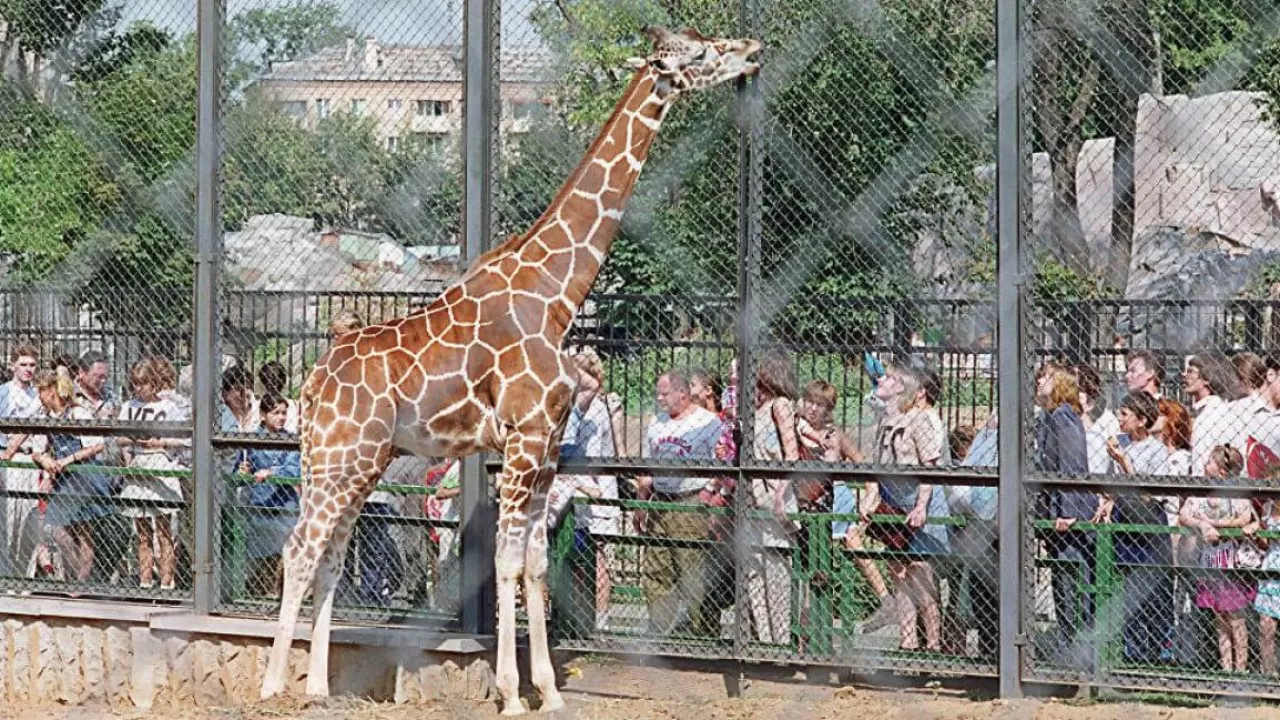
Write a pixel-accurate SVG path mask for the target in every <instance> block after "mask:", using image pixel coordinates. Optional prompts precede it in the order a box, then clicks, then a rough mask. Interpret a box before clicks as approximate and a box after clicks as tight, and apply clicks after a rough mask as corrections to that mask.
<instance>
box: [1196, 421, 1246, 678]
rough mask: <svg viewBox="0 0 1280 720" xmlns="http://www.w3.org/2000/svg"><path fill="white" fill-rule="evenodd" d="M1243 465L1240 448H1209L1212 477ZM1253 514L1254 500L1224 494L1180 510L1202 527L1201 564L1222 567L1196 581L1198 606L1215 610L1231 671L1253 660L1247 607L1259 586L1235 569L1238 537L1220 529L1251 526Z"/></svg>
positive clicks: (1208, 470)
mask: <svg viewBox="0 0 1280 720" xmlns="http://www.w3.org/2000/svg"><path fill="white" fill-rule="evenodd" d="M1243 467H1244V458H1243V457H1242V456H1241V455H1240V451H1239V450H1236V449H1235V448H1233V447H1231V446H1230V445H1218V446H1215V447H1214V448H1213V450H1212V451H1210V452H1209V458H1208V460H1207V461H1206V462H1205V467H1204V472H1205V475H1206V476H1207V477H1211V478H1224V479H1225V478H1229V477H1235V476H1236V475H1238V474H1239V473H1240V470H1241V468H1243ZM1252 516H1253V506H1252V505H1251V503H1250V502H1249V501H1248V500H1246V499H1244V498H1235V499H1231V498H1220V497H1193V498H1187V502H1186V504H1185V505H1183V507H1182V512H1181V514H1180V515H1179V520H1180V522H1181V524H1182V526H1183V527H1191V528H1196V529H1197V530H1199V531H1200V538H1201V545H1200V566H1201V567H1204V568H1213V569H1215V570H1218V571H1220V572H1219V573H1215V574H1214V575H1213V576H1210V577H1205V578H1202V579H1201V580H1200V581H1199V582H1197V583H1196V607H1199V608H1205V609H1208V610H1212V611H1213V612H1214V618H1215V625H1216V628H1217V631H1218V657H1219V659H1220V660H1221V662H1222V669H1223V670H1225V671H1227V672H1230V671H1231V670H1232V669H1233V667H1234V669H1235V671H1236V672H1244V671H1245V669H1246V668H1247V667H1248V665H1249V641H1248V638H1247V637H1246V635H1245V618H1244V614H1243V613H1242V612H1241V611H1242V610H1244V609H1245V608H1246V607H1249V605H1250V604H1251V603H1252V602H1253V596H1254V589H1253V585H1252V584H1251V583H1249V582H1246V581H1244V580H1241V579H1239V578H1237V577H1234V576H1233V575H1234V574H1233V573H1231V572H1230V571H1231V570H1232V569H1234V568H1235V566H1236V547H1237V545H1238V543H1237V542H1236V541H1235V540H1223V539H1222V538H1221V537H1220V536H1219V534H1218V530H1219V529H1220V528H1243V527H1246V526H1247V525H1249V523H1250V521H1251V520H1252ZM1233 651H1234V652H1233ZM1233 657H1234V660H1235V662H1234V665H1233V663H1232V659H1233Z"/></svg>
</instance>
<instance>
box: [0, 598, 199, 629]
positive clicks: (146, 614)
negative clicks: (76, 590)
mask: <svg viewBox="0 0 1280 720" xmlns="http://www.w3.org/2000/svg"><path fill="white" fill-rule="evenodd" d="M189 612H191V611H190V610H189V609H188V608H185V607H181V606H177V607H175V606H173V605H156V604H154V603H126V602H112V601H106V600H75V599H70V598H67V599H63V598H51V597H29V596H28V597H22V596H14V595H0V616H9V615H17V616H21V617H42V618H67V619H82V620H106V621H116V622H128V623H145V622H150V621H151V618H153V617H156V616H159V615H168V614H173V613H189Z"/></svg>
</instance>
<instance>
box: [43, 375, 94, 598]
mask: <svg viewBox="0 0 1280 720" xmlns="http://www.w3.org/2000/svg"><path fill="white" fill-rule="evenodd" d="M34 385H35V388H36V392H37V393H38V395H39V398H40V403H41V405H43V406H44V410H45V414H46V415H47V416H48V417H49V418H50V419H52V420H67V421H72V422H76V421H78V422H87V421H92V420H93V419H94V418H93V413H91V412H90V411H89V410H87V409H85V408H83V407H81V406H80V405H77V404H76V403H75V398H74V386H73V385H72V382H71V377H70V375H69V374H67V373H65V372H60V371H51V370H44V371H41V372H40V373H39V374H37V375H36V377H35V381H34ZM103 447H104V445H103V438H102V437H101V436H81V435H75V434H72V433H70V432H52V433H50V434H49V435H48V442H47V443H46V445H45V446H44V447H43V448H41V449H40V450H39V451H38V452H36V453H35V454H33V455H32V458H31V459H32V460H33V461H34V462H35V463H36V464H37V465H39V466H40V468H41V469H42V470H43V471H44V473H45V477H47V478H48V479H49V480H50V481H51V485H52V494H51V495H50V496H49V501H48V506H47V507H46V509H45V514H44V524H45V528H46V529H48V530H49V531H50V532H51V534H52V535H53V540H54V543H56V544H57V546H58V551H59V552H60V553H61V555H62V563H63V567H64V569H65V572H66V577H67V579H68V580H70V581H72V582H77V583H84V582H86V581H88V579H89V575H90V573H91V572H92V571H93V563H94V542H93V523H94V522H95V521H96V520H98V519H99V518H102V517H106V516H107V515H110V514H111V513H112V512H113V509H112V507H111V504H110V502H109V500H108V498H110V497H111V494H112V484H111V478H110V477H108V476H107V475H105V474H104V473H101V472H96V471H94V470H93V466H95V465H100V464H101V461H100V459H99V457H98V456H99V455H100V454H101V453H102V450H103Z"/></svg>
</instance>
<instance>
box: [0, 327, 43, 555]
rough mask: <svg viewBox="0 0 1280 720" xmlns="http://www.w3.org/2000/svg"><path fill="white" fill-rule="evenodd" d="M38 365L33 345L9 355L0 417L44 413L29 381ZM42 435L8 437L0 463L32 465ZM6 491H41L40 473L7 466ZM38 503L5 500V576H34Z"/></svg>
mask: <svg viewBox="0 0 1280 720" xmlns="http://www.w3.org/2000/svg"><path fill="white" fill-rule="evenodd" d="M39 362H40V351H39V350H38V349H36V347H35V346H34V345H19V346H18V347H16V348H14V349H13V351H12V352H11V353H10V355H9V363H10V364H9V369H10V371H11V373H12V375H13V376H12V378H10V380H9V381H8V382H6V383H4V384H3V385H0V417H4V418H13V419H29V418H33V417H36V416H37V415H39V414H41V413H42V412H43V411H44V410H43V408H42V406H41V404H40V398H39V396H38V395H37V394H36V388H35V385H33V384H32V380H33V379H34V378H35V375H36V367H37V366H38V364H39ZM44 442H45V438H44V436H43V435H32V434H18V433H14V434H10V435H9V436H8V437H6V438H5V449H4V452H3V453H0V460H5V461H10V462H14V463H29V462H31V455H32V453H35V452H38V451H40V450H41V449H43V447H44ZM0 477H2V478H3V480H4V483H5V484H4V488H5V490H7V491H10V492H14V491H25V492H37V491H39V489H40V471H39V470H35V469H29V468H24V467H10V468H7V469H6V470H5V471H4V475H3V476H0ZM39 502H40V501H39V500H35V499H29V498H15V497H9V498H6V499H5V503H4V505H5V515H6V517H5V520H6V523H5V529H6V532H7V537H5V538H4V556H3V558H2V559H3V567H0V575H3V576H4V577H24V578H29V577H32V576H34V575H35V570H36V549H37V548H38V547H39V545H40V515H39V511H38V507H39Z"/></svg>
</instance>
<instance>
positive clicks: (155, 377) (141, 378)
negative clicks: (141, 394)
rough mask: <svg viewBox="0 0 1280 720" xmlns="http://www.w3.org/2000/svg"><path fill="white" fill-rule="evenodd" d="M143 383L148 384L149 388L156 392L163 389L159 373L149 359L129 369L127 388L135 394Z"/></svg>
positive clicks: (144, 359)
mask: <svg viewBox="0 0 1280 720" xmlns="http://www.w3.org/2000/svg"><path fill="white" fill-rule="evenodd" d="M143 383H148V384H150V385H151V388H152V389H153V390H155V391H157V392H159V391H160V390H163V389H164V386H163V380H162V379H161V376H160V372H158V371H157V369H156V364H155V363H154V362H152V359H151V358H143V359H142V360H139V361H138V362H136V363H134V364H133V367H131V368H129V387H130V388H132V389H133V391H134V392H135V393H136V392H137V391H138V386H139V385H141V384H143Z"/></svg>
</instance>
